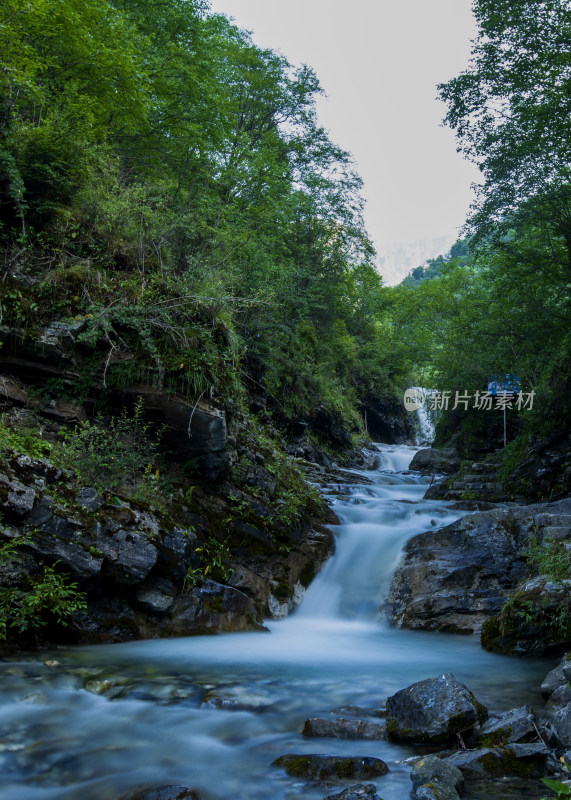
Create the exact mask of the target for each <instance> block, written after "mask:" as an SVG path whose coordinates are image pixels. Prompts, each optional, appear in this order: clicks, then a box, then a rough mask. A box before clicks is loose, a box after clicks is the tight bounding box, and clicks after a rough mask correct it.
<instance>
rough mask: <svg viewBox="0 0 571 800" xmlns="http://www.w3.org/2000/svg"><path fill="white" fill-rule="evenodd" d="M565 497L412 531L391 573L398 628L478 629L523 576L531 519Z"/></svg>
mask: <svg viewBox="0 0 571 800" xmlns="http://www.w3.org/2000/svg"><path fill="white" fill-rule="evenodd" d="M567 506H569V507H571V500H570V501H559V502H558V503H546V504H536V505H532V506H512V507H509V508H495V509H493V510H491V511H484V512H481V513H478V514H473V515H471V516H467V517H464V518H463V519H459V520H457V521H456V522H454V523H452V525H448V526H446V527H445V528H442V529H440V530H437V531H429V532H427V533H421V534H419V535H418V536H414V537H413V538H412V539H410V540H409V542H408V543H407V545H406V546H405V552H404V556H403V559H402V561H401V563H400V564H399V566H398V568H397V570H396V572H395V575H394V577H393V580H392V583H391V587H390V591H389V597H388V600H387V604H386V613H387V616H388V619H389V621H390V622H391V623H392V624H394V625H397V626H399V627H405V628H412V629H416V630H441V631H449V632H465V633H474V632H476V633H478V632H480V631H481V630H482V627H483V625H484V622H485V621H486V619H487V618H489V617H490V616H491V615H493V614H496V613H498V612H499V611H500V610H501V609H502V607H503V605H504V603H505V602H506V600H507V598H508V596H509V594H510V592H512V591H513V590H514V589H515V588H516V587H517V586H518V584H519V583H520V581H522V580H523V579H524V578H525V577H526V576H527V574H528V565H527V554H528V551H529V547H530V545H531V542H532V539H533V536H534V535H536V536H537V535H540V533H539V534H538V532H537V529H536V528H537V526H536V525H535V518H536V516H538V515H540V514H542V513H545V512H546V511H551V512H556V511H557V510H558V509H559V510H562V509H563V508H566V507H567Z"/></svg>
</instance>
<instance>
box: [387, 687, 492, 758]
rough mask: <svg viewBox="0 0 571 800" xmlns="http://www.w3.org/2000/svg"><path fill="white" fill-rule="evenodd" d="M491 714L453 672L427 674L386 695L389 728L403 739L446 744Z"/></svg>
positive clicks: (391, 733) (394, 736)
mask: <svg viewBox="0 0 571 800" xmlns="http://www.w3.org/2000/svg"><path fill="white" fill-rule="evenodd" d="M487 716H488V711H487V709H486V707H485V706H483V705H482V704H481V703H479V702H478V701H477V700H476V698H475V697H474V695H473V694H472V692H471V691H470V690H469V689H468V688H467V687H466V686H465V685H464V684H463V683H460V681H457V680H456V678H455V677H454V675H452V673H450V672H447V673H445V674H443V675H440V676H439V677H437V678H428V679H427V680H424V681H419V682H418V683H413V684H412V686H409V687H407V688H406V689H401V690H400V691H399V692H397V693H396V694H394V695H392V697H389V698H387V729H388V732H389V736H390V738H391V739H396V740H397V741H402V742H417V743H434V744H443V743H446V742H452V741H455V739H456V734H457V733H461V732H462V731H465V730H466V729H468V728H470V727H471V726H472V725H474V724H475V723H477V722H483V721H484V720H485V719H486V718H487Z"/></svg>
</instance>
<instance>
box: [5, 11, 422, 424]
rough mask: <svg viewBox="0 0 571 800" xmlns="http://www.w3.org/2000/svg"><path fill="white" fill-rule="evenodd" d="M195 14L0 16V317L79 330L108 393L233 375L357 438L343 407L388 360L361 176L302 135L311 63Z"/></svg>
mask: <svg viewBox="0 0 571 800" xmlns="http://www.w3.org/2000/svg"><path fill="white" fill-rule="evenodd" d="M206 7H207V4H206V3H205V2H202V0H187V2H184V3H181V2H178V0H167V2H164V3H158V2H156V1H155V0H119V2H117V3H114V4H110V3H108V2H103V3H96V2H95V1H94V0H88V2H87V3H86V4H85V3H82V4H79V3H78V2H77V0H32V2H30V3H28V4H25V5H22V4H21V3H20V2H19V0H8V4H7V5H6V4H5V7H4V8H3V10H2V12H0V53H1V55H0V60H1V64H0V66H1V67H2V69H0V88H1V89H2V90H3V91H2V92H1V94H2V96H3V97H5V98H6V103H5V105H4V106H2V107H1V108H0V206H1V209H2V211H3V212H5V213H4V214H3V216H4V217H5V219H6V225H5V226H4V227H3V228H0V242H1V243H2V246H3V248H4V249H5V252H6V258H7V259H8V261H9V262H10V263H12V261H13V263H14V264H17V265H18V267H17V268H15V269H9V270H7V271H5V273H4V275H3V278H2V285H3V292H2V294H3V300H2V306H3V308H2V313H3V315H4V320H5V321H6V322H8V323H9V324H11V325H14V326H18V327H22V328H25V329H27V330H29V329H33V328H34V327H35V326H37V325H40V324H42V323H44V324H45V323H49V322H51V321H52V320H53V319H54V318H56V319H61V318H72V319H78V318H81V319H83V320H84V321H85V330H84V332H83V334H82V337H81V338H82V343H83V344H85V345H87V346H89V347H90V348H92V349H95V351H96V352H97V353H98V354H99V356H100V358H101V360H102V363H103V364H104V366H105V372H104V379H105V385H106V387H108V388H109V389H110V390H111V389H117V388H119V389H120V388H124V387H125V386H127V385H128V384H132V383H133V382H139V381H143V382H145V383H150V384H152V385H154V386H157V387H159V386H160V387H164V388H167V389H169V390H171V391H172V392H176V393H181V394H183V395H186V396H187V397H189V398H191V399H193V400H196V399H198V398H200V397H203V396H209V395H213V394H218V395H220V396H222V397H232V398H238V400H239V399H240V397H241V396H242V395H243V393H244V388H243V387H244V384H246V386H248V387H249V388H252V387H254V388H256V391H258V390H262V391H265V392H266V393H267V395H268V396H269V397H270V398H271V403H272V404H274V405H275V407H276V408H279V409H282V410H285V411H286V414H287V415H291V414H311V413H312V412H313V410H314V409H315V407H316V406H318V405H323V406H325V407H326V408H327V409H328V410H329V411H330V412H332V413H335V414H338V415H340V416H341V417H342V418H343V419H344V421H345V422H346V423H347V424H348V425H350V426H352V427H353V429H355V430H358V429H359V426H360V416H359V414H358V413H357V405H358V399H359V398H360V397H361V396H363V395H364V394H376V395H378V394H392V393H393V391H394V389H395V385H397V384H398V383H399V382H400V380H401V378H402V375H403V374H405V373H406V372H407V369H408V364H407V365H406V366H405V368H404V369H401V368H400V361H399V362H398V363H397V361H398V358H399V357H400V355H401V351H400V349H399V347H400V345H399V336H398V332H397V331H396V330H395V329H394V327H393V326H392V324H391V321H390V319H389V318H388V316H387V314H386V309H385V305H386V297H385V292H384V288H383V287H382V285H381V280H380V278H379V276H378V275H377V273H376V272H375V270H374V268H373V266H372V260H371V259H372V255H373V251H372V247H371V245H370V243H369V242H368V239H367V236H366V232H365V230H364V227H363V221H362V217H361V207H362V201H361V198H360V194H359V192H360V188H361V182H360V180H359V178H358V177H357V176H356V175H355V174H354V172H353V169H352V164H351V159H350V156H349V154H347V153H346V152H344V151H343V150H341V149H340V148H339V147H337V146H336V145H335V144H334V143H332V142H331V141H330V140H329V138H328V136H327V134H326V132H325V131H324V130H323V129H322V128H321V127H320V126H319V124H318V121H317V118H316V112H315V98H316V97H317V96H318V95H319V93H320V92H321V89H320V86H319V83H318V81H317V78H316V76H315V74H314V73H313V72H312V70H311V69H309V68H308V67H301V68H295V67H293V66H292V65H290V64H289V63H288V62H287V61H286V60H285V59H284V58H283V56H280V55H278V54H276V53H274V52H272V51H270V50H263V49H261V48H258V47H256V46H255V45H254V44H253V42H252V41H251V39H250V38H249V36H248V34H246V33H244V32H243V31H241V30H239V29H238V28H236V27H235V26H233V25H232V24H230V23H229V22H228V21H227V20H226V19H225V18H224V17H222V16H219V15H210V16H209V15H207V14H206ZM118 97H120V98H121V102H120V103H118V102H117V98H118ZM21 267H24V272H27V273H29V274H31V275H33V277H34V282H31V281H29V280H28V279H27V278H24V277H23V273H22V272H21V271H20V268H21Z"/></svg>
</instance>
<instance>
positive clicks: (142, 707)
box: [0, 445, 548, 800]
mask: <svg viewBox="0 0 571 800" xmlns="http://www.w3.org/2000/svg"><path fill="white" fill-rule="evenodd" d="M414 452H415V449H414V448H407V447H402V446H401V447H397V446H392V447H391V446H382V445H381V446H380V453H379V455H380V458H381V461H382V464H381V468H380V469H379V470H377V471H366V472H358V471H353V472H349V473H348V480H347V481H346V482H344V483H341V482H340V481H339V480H336V481H333V482H331V483H330V484H329V486H328V488H327V493H328V496H329V498H330V500H331V503H332V506H333V510H334V511H335V513H336V514H337V516H338V518H339V520H340V524H339V525H338V526H336V527H335V536H336V553H335V556H334V557H333V558H332V559H330V560H329V561H328V562H327V563H326V565H325V567H324V568H323V569H322V570H321V572H320V573H319V574H318V576H317V578H316V579H315V580H314V581H313V582H312V584H311V586H310V587H309V589H308V591H307V593H306V596H305V598H304V600H303V602H302V604H301V606H300V607H299V609H298V610H297V611H296V612H295V613H294V614H293V615H291V616H289V617H288V618H286V619H284V620H281V621H279V620H266V622H265V624H266V626H267V627H268V628H269V630H270V633H269V634H262V635H260V634H257V633H238V634H232V635H229V636H226V635H224V636H218V637H201V636H197V637H192V638H178V639H170V640H162V641H160V642H157V641H143V642H129V643H124V644H117V645H105V646H98V647H80V648H72V649H68V650H64V649H60V650H58V651H55V652H53V653H49V652H48V653H45V654H43V655H42V658H41V659H38V657H37V656H31V657H30V656H26V657H25V658H21V659H19V660H15V659H12V660H6V659H5V660H4V661H3V662H2V665H1V667H2V684H1V685H2V689H1V691H2V701H3V702H2V705H1V706H0V726H1V727H2V730H3V731H4V732H5V734H4V737H5V738H4V743H5V744H6V749H5V750H4V752H3V759H4V761H3V769H4V772H5V774H6V776H7V777H8V781H7V783H6V789H5V791H6V792H8V794H6V797H7V798H8V797H9V798H10V800H23V798H26V800H55V798H58V800H60V798H65V800H79V798H81V800H117V798H118V797H119V796H121V794H124V793H127V792H131V793H132V792H133V791H134V787H140V786H186V787H189V788H193V789H195V790H196V791H197V792H199V794H200V795H201V797H203V798H204V800H221V798H223V797H224V798H225V797H229V796H232V797H235V798H238V799H241V798H244V800H246V798H247V799H248V800H251V798H259V799H260V800H266V799H267V800H280V799H281V798H283V799H284V800H285V799H286V798H288V800H292V799H293V798H304V800H306V799H307V800H322V798H323V797H325V796H326V795H331V794H332V793H333V794H336V793H339V792H340V791H342V790H343V789H344V788H347V787H348V786H350V785H351V784H354V783H355V781H354V780H351V779H349V780H347V777H348V775H345V777H342V779H341V780H340V781H337V782H336V783H335V786H336V788H335V789H333V788H331V786H330V787H329V788H328V789H327V788H325V787H324V786H323V785H320V784H319V783H315V782H313V781H312V780H309V781H308V779H307V778H304V777H303V776H302V775H298V776H295V775H294V776H290V775H288V774H287V772H286V771H285V770H284V769H283V768H280V767H279V766H278V765H276V766H273V767H272V766H271V765H272V763H273V762H275V761H276V759H278V758H280V757H281V756H283V755H285V754H288V753H293V754H298V755H301V756H303V757H304V758H306V757H309V755H311V754H317V753H319V754H327V755H330V756H336V757H338V758H340V759H341V760H342V761H343V760H346V759H348V758H350V757H359V758H371V759H380V760H381V761H384V762H385V763H386V764H387V766H388V769H389V771H388V773H387V774H385V775H382V776H380V777H374V778H372V779H371V780H369V779H368V778H367V779H366V781H364V783H365V784H368V783H371V782H372V783H373V784H374V786H375V788H376V790H377V792H378V795H379V796H380V797H382V798H383V800H402V798H403V797H406V796H408V794H409V792H410V788H411V781H410V777H409V774H410V771H411V763H410V762H409V761H408V759H410V758H411V757H418V756H420V755H422V754H424V753H425V752H426V750H423V749H422V747H419V746H418V745H416V744H414V743H408V742H400V743H397V742H391V741H387V740H383V739H374V738H371V739H364V740H361V739H358V740H351V739H344V738H336V737H333V738H331V737H330V736H323V735H321V736H317V737H315V736H312V737H308V736H304V735H302V731H303V730H304V727H305V724H306V721H307V720H311V719H313V718H314V717H317V718H325V719H328V720H333V721H335V720H337V721H338V720H339V719H340V718H341V719H345V720H348V719H360V720H363V721H364V722H370V723H375V722H376V723H377V724H378V723H382V721H383V720H382V716H381V717H380V716H379V713H380V712H381V710H382V709H384V707H385V703H386V700H387V698H388V697H389V696H391V695H394V694H395V693H397V692H398V691H399V690H402V689H403V688H404V687H406V686H407V685H409V684H412V683H414V682H416V681H421V680H425V679H427V678H433V677H434V676H437V675H439V674H442V673H448V672H453V673H454V675H455V677H456V679H458V680H459V681H461V682H462V683H464V684H465V685H466V686H468V687H469V689H470V691H472V692H473V693H474V695H475V696H476V697H477V698H478V701H479V702H481V703H482V704H484V705H485V706H487V708H488V709H489V710H490V712H504V711H508V710H509V709H512V708H514V707H515V706H518V707H520V706H521V705H522V704H526V703H527V704H529V705H533V706H537V705H540V704H541V700H540V696H539V688H538V687H539V684H540V683H541V680H542V679H543V677H544V675H545V673H546V671H547V668H548V667H546V664H545V661H543V660H540V659H534V658H530V659H526V660H516V659H513V658H508V657H506V656H502V655H497V654H493V653H488V652H486V651H484V650H482V649H481V648H480V646H479V642H478V641H477V639H476V637H473V636H466V637H458V636H453V635H450V634H445V633H439V632H430V633H429V632H417V631H406V630H403V629H395V628H391V627H389V626H387V625H386V624H385V623H384V622H383V619H382V616H381V615H380V614H379V607H380V606H381V605H382V603H383V599H384V597H385V596H386V594H387V592H388V589H389V585H390V582H391V577H392V573H393V571H394V568H395V566H396V564H397V562H398V560H399V554H400V552H401V550H402V547H403V545H404V544H405V542H406V541H407V540H408V539H410V538H411V537H412V536H414V535H415V534H416V533H418V532H420V531H425V530H427V529H432V530H437V529H439V528H444V527H446V525H448V524H450V523H453V522H454V520H455V519H457V518H459V517H461V516H463V515H465V512H464V511H462V510H455V509H452V508H451V504H450V503H449V502H446V501H439V500H427V499H423V495H424V494H425V491H426V488H427V486H428V485H429V483H430V478H428V477H422V476H419V475H418V474H412V473H409V472H408V471H407V470H406V466H407V465H408V462H409V461H410V458H411V456H412V455H413V453H414ZM465 518H466V517H465ZM466 519H467V518H466ZM322 733H323V731H322ZM423 747H426V745H423ZM433 749H434V748H433ZM436 749H437V748H436ZM488 783H489V779H488ZM495 783H496V784H497V786H499V787H500V790H501V792H503V794H499V795H498V794H497V793H496V794H495V797H496V798H499V797H510V791H512V789H513V786H512V788H511V789H510V785H511V784H506V782H505V781H501V780H500V779H499V778H496V779H495ZM492 784H494V781H492ZM492 789H493V785H492ZM532 789H533V791H535V792H536V793H535V794H533V793H532V794H528V796H530V797H539V796H540V792H541V785H540V784H539V781H537V780H535V783H534V784H533V787H532ZM486 791H487V792H488V794H487V795H486V797H494V794H493V793H492V794H490V793H489V791H491V790H488V789H487V790H486ZM513 791H515V790H513ZM467 796H470V795H467ZM475 796H476V797H478V800H480V798H481V797H483V796H484V795H481V794H480V795H475ZM511 796H512V797H513V796H514V795H513V793H512V794H511ZM518 796H519V797H522V796H525V795H524V794H521V793H520V794H519V795H518Z"/></svg>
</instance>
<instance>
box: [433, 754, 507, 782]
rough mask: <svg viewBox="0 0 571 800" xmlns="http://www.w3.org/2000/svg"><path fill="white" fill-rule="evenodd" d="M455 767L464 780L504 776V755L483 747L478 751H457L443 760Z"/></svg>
mask: <svg viewBox="0 0 571 800" xmlns="http://www.w3.org/2000/svg"><path fill="white" fill-rule="evenodd" d="M444 762H445V763H446V764H448V765H449V766H453V767H456V768H457V769H458V770H460V772H461V773H462V775H463V776H464V779H465V780H470V781H474V780H481V779H482V778H489V777H490V776H499V775H503V774H505V771H506V770H505V766H504V753H503V751H502V750H501V749H500V748H490V747H483V748H481V749H479V750H458V752H456V753H454V754H453V755H451V756H448V757H447V758H446V759H444Z"/></svg>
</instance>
